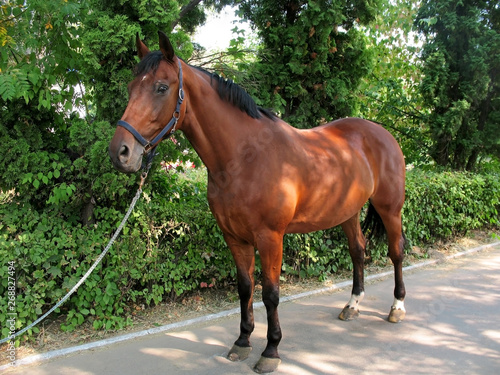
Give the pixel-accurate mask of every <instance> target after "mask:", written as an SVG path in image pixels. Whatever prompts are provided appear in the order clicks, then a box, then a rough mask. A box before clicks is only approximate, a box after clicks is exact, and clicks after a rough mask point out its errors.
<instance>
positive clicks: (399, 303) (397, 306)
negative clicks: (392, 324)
mask: <svg viewBox="0 0 500 375" xmlns="http://www.w3.org/2000/svg"><path fill="white" fill-rule="evenodd" d="M392 310H402V311H405V312H406V309H405V301H403V300H399V299H397V298H394V303H393V304H392Z"/></svg>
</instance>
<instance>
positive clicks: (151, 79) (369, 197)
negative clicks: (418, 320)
mask: <svg viewBox="0 0 500 375" xmlns="http://www.w3.org/2000/svg"><path fill="white" fill-rule="evenodd" d="M159 42H160V44H159V45H160V51H154V52H150V51H149V49H148V48H147V47H146V45H145V44H144V43H143V42H142V41H141V39H140V38H139V36H138V35H137V39H136V45H137V50H138V55H139V58H140V60H141V61H140V63H139V64H138V65H137V67H136V70H135V78H134V80H133V81H132V82H131V83H130V84H129V85H128V91H129V102H128V105H127V108H126V109H125V112H124V114H123V116H122V118H121V120H120V121H119V122H118V126H117V129H116V131H115V134H114V136H113V138H112V140H111V143H110V146H109V154H110V157H111V160H112V162H113V164H114V166H115V167H116V169H118V170H119V171H122V172H125V173H132V172H136V171H138V170H139V169H140V167H141V161H142V158H143V156H144V155H145V154H146V153H148V152H151V149H152V148H153V147H154V146H156V145H157V144H158V143H159V142H160V141H161V140H162V139H163V138H165V137H166V136H168V135H169V134H171V133H172V132H173V131H174V130H180V131H182V132H183V133H184V134H185V136H186V137H187V139H188V140H189V142H190V143H191V145H192V146H193V148H194V149H195V151H196V152H197V153H198V155H199V156H200V158H201V159H202V161H203V163H204V164H205V165H206V167H207V170H208V188H207V196H208V202H209V205H210V209H211V211H212V213H213V215H214V216H215V219H216V220H217V224H218V226H219V227H220V229H221V231H222V233H223V236H224V239H225V241H226V243H227V245H228V246H229V248H230V250H231V253H232V255H233V257H234V261H235V263H236V268H237V280H238V294H239V298H240V305H241V324H240V335H239V337H238V339H237V340H236V341H235V343H234V345H233V347H232V348H231V349H230V351H229V354H228V358H229V359H230V360H232V361H237V360H245V359H246V358H247V357H248V355H249V353H250V350H251V345H250V340H249V339H250V335H251V333H252V331H253V330H254V314H253V307H252V304H253V292H254V269H255V249H257V250H258V253H259V255H260V259H261V263H262V299H263V302H264V305H265V307H266V310H267V322H268V328H267V346H266V348H265V350H264V351H263V353H262V355H261V357H260V359H259V361H258V362H257V364H256V365H255V367H254V370H255V371H256V372H258V373H265V372H272V371H274V370H275V369H276V368H277V367H278V365H279V363H280V357H279V354H278V344H279V342H280V340H281V337H282V334H281V328H280V324H279V319H278V309H277V308H278V303H279V279H280V274H281V268H282V255H283V235H284V234H285V233H308V232H312V231H317V230H322V229H327V228H331V227H334V226H337V225H341V226H342V229H343V230H344V232H345V234H346V236H347V239H348V243H349V253H350V255H351V258H352V262H353V287H352V293H351V299H350V301H349V302H348V303H347V305H346V306H345V308H344V309H343V310H342V312H341V313H340V315H339V318H340V319H342V320H350V319H354V318H356V317H357V316H358V314H359V304H360V303H361V300H362V298H363V295H364V279H363V266H364V253H365V247H366V239H365V237H364V235H363V232H362V229H361V225H360V211H361V209H362V208H363V206H364V204H365V203H366V202H367V201H369V202H370V206H369V212H370V210H371V213H372V214H375V215H376V216H378V217H379V218H380V219H381V221H382V223H383V226H384V227H385V231H386V234H387V239H388V245H389V257H390V259H391V260H392V262H393V264H394V274H395V289H394V303H393V305H392V307H391V310H390V314H389V318H388V320H389V321H391V322H399V321H401V320H402V319H403V318H404V316H405V308H404V302H403V301H404V297H405V294H406V292H405V286H404V283H403V275H402V260H403V253H404V252H403V247H404V236H403V234H402V223H401V209H402V206H403V202H404V198H405V163H404V157H403V154H402V152H401V149H400V148H399V146H398V144H397V142H396V140H395V139H394V138H393V137H392V135H391V134H390V133H389V132H388V131H387V130H385V129H384V128H383V127H382V126H380V125H378V124H375V123H373V122H370V121H367V120H362V119H359V118H344V119H341V120H337V121H333V122H331V123H329V124H326V125H322V126H318V127H315V128H313V129H307V130H299V129H296V128H293V127H292V126H290V125H288V124H287V123H285V122H284V121H282V120H281V119H279V118H278V117H277V116H275V115H274V114H272V113H271V112H270V111H268V110H265V109H262V108H260V107H258V106H257V105H256V103H255V102H254V101H253V100H252V99H251V97H250V96H249V95H248V94H247V93H246V92H245V91H244V90H243V89H242V88H241V87H239V86H238V85H236V84H235V83H234V82H233V81H231V80H226V79H223V78H222V77H219V76H218V75H216V74H211V73H208V72H207V71H205V70H203V69H201V68H196V67H193V66H190V65H188V64H187V63H185V62H184V61H182V60H181V59H180V58H178V57H177V56H176V55H175V52H174V49H173V47H172V44H171V42H170V41H169V39H168V38H167V36H166V35H165V34H164V33H162V32H159ZM165 124H167V125H166V126H165Z"/></svg>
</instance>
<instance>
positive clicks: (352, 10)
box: [238, 0, 381, 128]
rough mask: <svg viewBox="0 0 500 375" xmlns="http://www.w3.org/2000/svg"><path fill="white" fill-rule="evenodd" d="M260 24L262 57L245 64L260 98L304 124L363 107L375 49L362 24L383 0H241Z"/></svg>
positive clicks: (293, 121) (247, 14) (288, 118)
mask: <svg viewBox="0 0 500 375" xmlns="http://www.w3.org/2000/svg"><path fill="white" fill-rule="evenodd" d="M238 4H239V11H240V14H241V15H242V16H243V18H245V19H247V20H248V21H250V23H251V24H252V25H253V26H254V27H255V28H256V29H257V31H258V35H259V37H260V39H261V41H262V42H261V46H260V48H259V50H258V53H257V61H255V62H252V63H250V64H248V65H247V66H245V69H246V70H248V71H249V72H248V73H247V74H248V77H249V79H250V80H252V81H257V82H258V88H253V87H252V85H251V84H250V85H247V84H244V85H245V86H247V87H248V88H249V91H250V92H251V94H252V95H253V96H254V97H256V98H258V102H259V104H261V105H263V106H267V107H271V108H274V109H275V110H276V111H278V112H279V113H280V114H281V116H282V118H283V119H285V120H286V121H288V122H289V123H291V124H293V125H294V126H297V127H301V128H309V127H312V126H316V125H318V124H320V123H322V122H325V121H329V120H332V119H335V118H338V117H344V116H348V115H352V114H355V113H357V107H358V106H359V101H358V99H357V96H356V93H357V92H358V87H359V85H360V80H361V78H362V77H364V76H365V75H366V74H367V73H368V72H369V71H370V69H371V67H372V53H371V52H370V51H369V50H368V49H367V48H366V38H365V36H364V35H363V33H362V32H361V30H360V28H359V27H358V25H360V24H367V23H369V22H370V21H372V20H373V18H374V15H375V14H376V13H377V11H378V9H379V7H380V4H381V3H380V1H344V0H338V1H333V2H332V1H323V0H322V1H311V0H307V1H290V2H284V3H283V2H276V1H268V0H262V1H239V2H238Z"/></svg>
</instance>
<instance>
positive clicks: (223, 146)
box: [181, 78, 267, 173]
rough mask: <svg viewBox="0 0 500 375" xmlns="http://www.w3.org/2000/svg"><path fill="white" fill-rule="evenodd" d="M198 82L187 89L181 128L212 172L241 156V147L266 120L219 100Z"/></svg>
mask: <svg viewBox="0 0 500 375" xmlns="http://www.w3.org/2000/svg"><path fill="white" fill-rule="evenodd" d="M200 79H201V78H200ZM200 85H201V87H199V86H197V87H196V88H194V89H193V88H191V89H190V91H189V104H188V105H189V107H188V110H187V112H186V116H185V119H184V121H183V125H182V128H181V129H182V131H183V132H184V134H185V135H186V137H187V139H188V140H189V142H190V143H191V145H192V146H193V148H194V149H195V151H196V152H197V153H198V155H199V156H200V158H201V159H202V160H203V163H204V164H205V165H206V166H207V168H208V170H209V171H210V172H212V173H216V172H219V171H224V170H226V169H227V168H228V165H231V163H234V162H235V161H237V160H239V159H241V158H242V153H244V152H245V147H247V145H249V144H251V143H252V142H253V141H252V139H253V138H256V137H257V135H258V134H259V132H261V131H262V129H264V128H266V126H267V125H266V122H267V121H266V120H264V119H260V120H255V119H252V118H251V117H249V116H248V115H247V114H246V113H244V112H242V111H241V110H240V109H239V108H236V107H235V106H233V105H231V104H229V103H227V102H225V101H223V100H221V99H220V98H219V96H218V94H217V92H216V91H215V90H214V89H213V88H211V87H210V84H209V83H207V82H205V81H204V80H203V82H200ZM254 140H255V139H254Z"/></svg>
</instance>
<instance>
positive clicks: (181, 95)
mask: <svg viewBox="0 0 500 375" xmlns="http://www.w3.org/2000/svg"><path fill="white" fill-rule="evenodd" d="M178 62H179V97H178V98H177V105H176V107H175V111H174V114H173V115H172V118H171V119H170V121H169V122H168V124H167V125H165V127H164V128H163V129H162V131H161V132H160V133H159V134H158V135H157V136H156V137H154V138H153V139H152V140H151V141H148V140H147V139H146V138H144V137H143V136H142V135H141V134H140V133H139V132H138V131H137V130H136V129H135V128H134V127H133V126H132V125H130V124H129V123H128V122H126V121H123V120H119V121H118V123H117V126H121V127H123V128H125V129H127V130H128V131H129V132H130V133H131V134H132V135H133V136H134V137H135V139H137V141H138V142H139V143H140V144H141V145H142V146H143V147H144V149H145V150H144V152H145V153H148V152H149V151H150V150H151V149H152V148H153V147H154V146H155V145H156V144H157V143H158V142H160V141H161V140H162V139H163V137H165V136H166V135H167V134H170V133H173V132H174V131H175V127H176V126H177V121H179V117H180V115H181V105H182V102H183V101H184V89H183V85H182V66H181V61H180V60H178Z"/></svg>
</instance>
